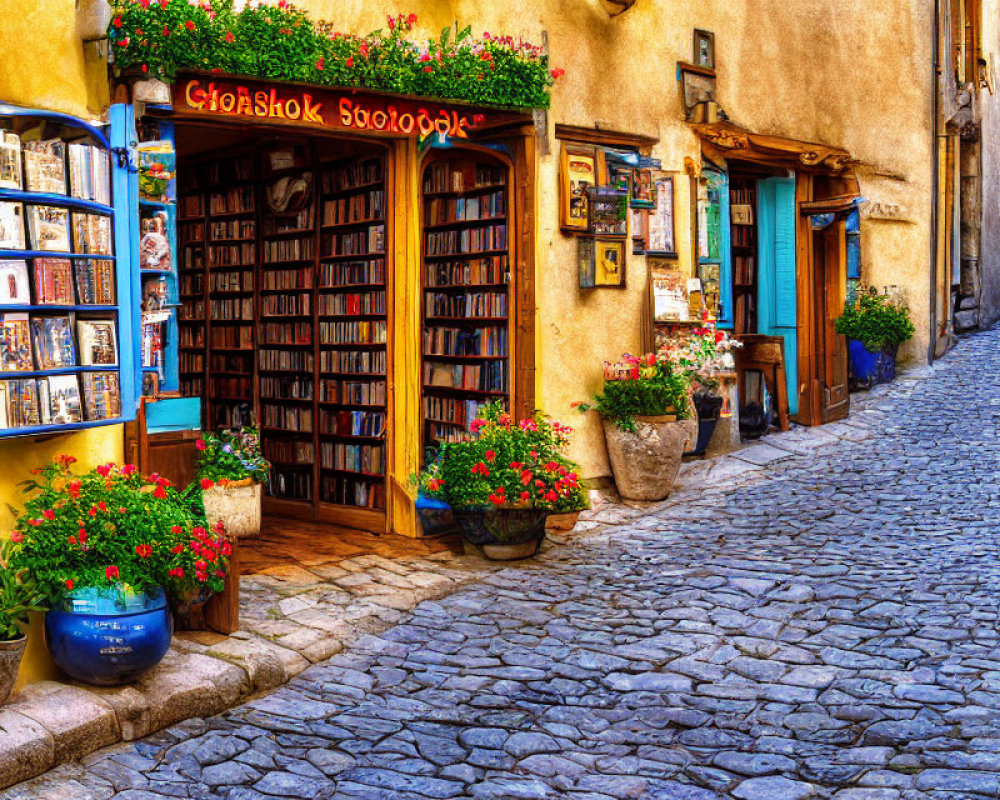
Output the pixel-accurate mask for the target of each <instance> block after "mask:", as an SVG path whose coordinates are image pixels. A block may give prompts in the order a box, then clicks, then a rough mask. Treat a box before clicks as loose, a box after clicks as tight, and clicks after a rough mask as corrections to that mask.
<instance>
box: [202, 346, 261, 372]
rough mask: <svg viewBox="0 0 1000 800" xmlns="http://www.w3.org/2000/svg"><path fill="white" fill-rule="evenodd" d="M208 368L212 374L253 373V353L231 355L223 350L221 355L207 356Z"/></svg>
mask: <svg viewBox="0 0 1000 800" xmlns="http://www.w3.org/2000/svg"><path fill="white" fill-rule="evenodd" d="M208 367H209V369H211V370H212V371H213V372H246V373H251V372H253V351H252V350H247V351H246V352H243V353H240V352H237V353H231V352H229V351H226V350H223V351H222V352H221V353H217V352H212V353H211V354H210V356H209V360H208Z"/></svg>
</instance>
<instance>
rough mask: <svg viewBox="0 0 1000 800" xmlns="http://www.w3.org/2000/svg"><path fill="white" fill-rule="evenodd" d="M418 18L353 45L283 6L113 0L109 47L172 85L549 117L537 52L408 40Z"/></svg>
mask: <svg viewBox="0 0 1000 800" xmlns="http://www.w3.org/2000/svg"><path fill="white" fill-rule="evenodd" d="M416 22H417V17H416V14H410V15H408V16H407V15H404V14H399V15H398V16H395V17H388V18H387V20H386V27H385V28H382V29H380V30H377V31H373V32H371V33H369V34H368V35H367V36H363V37H360V36H356V35H354V34H350V33H343V32H341V31H338V30H336V29H335V28H334V27H333V26H332V25H330V24H329V23H326V22H313V21H312V20H310V19H309V16H308V15H307V14H306V12H304V11H301V10H299V9H297V8H295V7H294V6H293V5H291V4H289V3H288V2H286V0H278V2H277V3H272V4H265V3H261V2H253V1H251V2H249V3H247V4H246V6H245V7H243V8H240V9H239V10H237V9H236V8H234V2H233V0H203V2H200V3H197V4H195V3H191V2H188V0H116V2H115V15H114V17H113V19H112V22H111V27H110V31H109V33H110V37H111V41H112V50H113V52H114V60H115V65H116V67H117V68H118V70H120V71H121V72H126V73H132V74H142V75H148V76H149V77H152V78H159V79H160V80H165V81H168V82H169V81H172V80H173V78H174V76H175V75H176V74H177V73H178V72H182V71H194V72H215V73H217V74H228V75H240V76H246V77H253V78H264V79H270V80H285V81H296V82H300V83H310V84H321V85H328V86H344V87H353V86H356V87H359V88H363V89H375V90H380V91H386V92H392V93H394V94H402V95H414V96H420V97H435V98H441V99H445V100H460V101H464V102H467V103H473V104H476V105H483V106H501V107H508V108H547V107H548V105H549V100H550V96H549V87H550V86H551V85H552V82H553V81H554V79H555V78H557V77H559V76H560V75H561V74H562V71H561V70H550V69H549V64H548V56H547V55H545V54H544V53H543V52H542V49H541V48H539V47H536V46H535V45H532V44H530V43H528V42H523V41H515V40H513V39H512V38H511V37H493V36H490V34H488V33H485V34H483V37H482V38H481V39H476V38H474V37H473V36H472V31H471V29H470V28H468V27H467V28H465V29H463V30H461V31H458V32H457V33H456V32H455V30H454V29H452V28H445V29H444V30H443V31H442V32H441V36H440V38H439V39H436V40H435V39H432V40H430V41H427V42H424V43H420V44H418V43H417V42H414V41H411V40H410V39H409V38H408V35H409V33H410V31H411V30H412V29H413V27H414V25H416Z"/></svg>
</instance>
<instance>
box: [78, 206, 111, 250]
mask: <svg viewBox="0 0 1000 800" xmlns="http://www.w3.org/2000/svg"><path fill="white" fill-rule="evenodd" d="M73 242H74V244H75V245H76V249H75V250H74V252H76V253H91V254H93V255H103V256H110V255H111V218H110V217H106V216H104V215H103V214H84V213H80V212H77V211H74V212H73Z"/></svg>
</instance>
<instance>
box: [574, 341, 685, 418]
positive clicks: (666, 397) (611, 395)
mask: <svg viewBox="0 0 1000 800" xmlns="http://www.w3.org/2000/svg"><path fill="white" fill-rule="evenodd" d="M611 371H612V372H613V373H614V374H611V372H609V370H608V369H605V382H604V390H603V391H602V392H601V393H600V394H598V395H596V396H595V397H594V402H593V403H574V405H575V406H576V407H577V408H578V409H579V410H580V411H590V410H591V409H594V410H596V411H597V413H598V414H600V415H601V416H602V417H604V418H605V419H609V420H613V421H614V423H615V425H617V426H618V427H619V428H621V429H622V430H624V431H635V418H636V417H637V416H662V415H665V414H674V415H675V416H676V417H677V419H688V418H690V417H691V413H692V412H691V403H690V392H691V376H690V372H689V370H688V369H687V368H686V367H684V366H681V365H678V364H677V363H675V360H672V359H671V357H670V356H669V354H668V353H667V352H666V351H662V350H661V351H660V352H659V353H647V354H646V355H644V356H633V355H630V354H628V353H626V354H625V355H624V356H623V357H622V363H621V365H620V366H619V368H617V369H616V368H614V367H612V368H611Z"/></svg>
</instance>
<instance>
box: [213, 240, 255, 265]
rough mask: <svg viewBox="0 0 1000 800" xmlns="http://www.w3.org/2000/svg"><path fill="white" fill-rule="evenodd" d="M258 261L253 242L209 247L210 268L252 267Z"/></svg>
mask: <svg viewBox="0 0 1000 800" xmlns="http://www.w3.org/2000/svg"><path fill="white" fill-rule="evenodd" d="M256 260H257V249H256V246H255V245H254V244H253V243H252V242H245V243H243V244H216V245H209V246H208V265H209V266H210V267H252V266H253V264H254V262H255V261H256Z"/></svg>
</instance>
